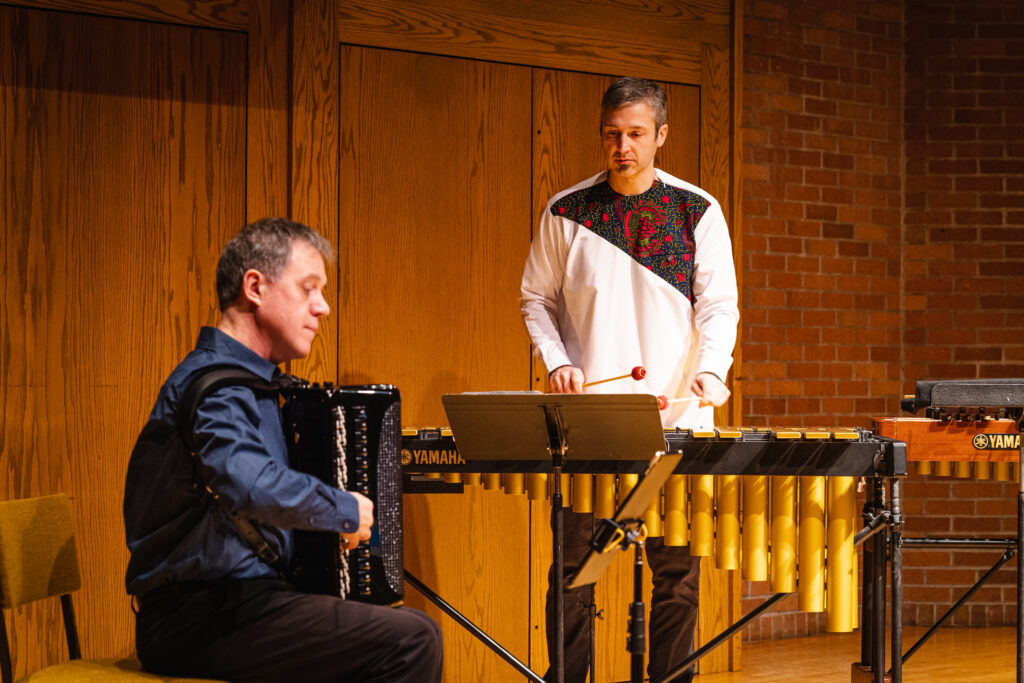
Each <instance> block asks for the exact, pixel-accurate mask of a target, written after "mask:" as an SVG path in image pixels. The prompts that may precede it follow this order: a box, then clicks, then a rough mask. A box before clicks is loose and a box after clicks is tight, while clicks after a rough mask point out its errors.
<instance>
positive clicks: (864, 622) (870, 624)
mask: <svg viewBox="0 0 1024 683" xmlns="http://www.w3.org/2000/svg"><path fill="white" fill-rule="evenodd" d="M878 508H879V503H878V500H877V498H876V489H875V487H874V486H871V487H870V488H869V489H868V493H867V499H866V500H865V501H864V513H863V516H864V519H865V523H866V524H867V523H869V522H868V520H875V519H877V516H878V513H879V509H878ZM868 540H870V539H868ZM874 548H875V543H874V541H871V542H870V543H865V544H864V570H863V571H862V572H861V573H860V586H861V602H860V624H861V628H860V665H861V666H862V667H865V668H868V669H870V667H871V662H872V661H873V658H872V644H873V643H874V642H875V641H874V635H873V634H874V626H875V620H874V611H873V610H872V607H873V606H874V594H875V581H874V576H875V551H874Z"/></svg>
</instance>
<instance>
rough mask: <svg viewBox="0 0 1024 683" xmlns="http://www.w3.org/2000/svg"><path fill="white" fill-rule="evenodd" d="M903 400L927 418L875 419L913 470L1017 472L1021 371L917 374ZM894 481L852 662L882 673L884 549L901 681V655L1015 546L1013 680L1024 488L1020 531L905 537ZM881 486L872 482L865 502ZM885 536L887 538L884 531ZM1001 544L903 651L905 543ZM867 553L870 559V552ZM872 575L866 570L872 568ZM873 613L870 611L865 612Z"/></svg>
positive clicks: (894, 670) (1022, 579)
mask: <svg viewBox="0 0 1024 683" xmlns="http://www.w3.org/2000/svg"><path fill="white" fill-rule="evenodd" d="M901 407H902V408H903V409H904V410H905V411H906V412H909V413H917V412H919V411H921V410H924V411H925V412H926V417H924V418H905V417H901V418H884V419H878V420H876V421H875V425H874V431H875V432H876V433H877V434H879V435H884V436H887V437H889V438H893V439H898V440H899V441H901V442H903V443H905V444H906V455H907V458H908V460H910V461H913V462H915V463H916V465H917V468H916V469H917V472H919V473H922V474H937V475H941V476H949V475H951V474H952V475H955V476H958V477H970V476H972V475H973V476H974V477H975V478H977V479H992V478H994V479H998V480H1004V481H1008V480H1017V481H1019V480H1020V464H1021V459H1022V457H1024V450H1022V449H1021V438H1020V427H1021V421H1022V416H1024V379H992V380H958V381H928V382H918V383H917V387H916V393H915V394H914V395H913V396H907V397H905V398H904V399H903V401H902V402H901ZM899 484H900V483H899V481H898V480H893V481H892V483H891V492H890V495H889V497H890V506H889V507H890V521H889V522H888V523H887V525H886V528H883V529H882V533H879V534H876V536H875V543H874V544H872V545H871V546H866V551H869V552H866V554H865V572H864V573H865V583H864V585H865V592H864V602H863V607H864V610H865V612H864V614H865V618H864V623H865V625H867V624H871V627H870V628H865V630H864V632H863V634H862V647H861V653H862V657H861V662H860V666H859V667H858V666H857V665H855V667H854V679H855V680H858V675H857V671H858V668H859V669H861V670H863V671H864V673H865V674H868V673H870V674H871V676H872V680H873V681H876V682H877V683H882V681H883V676H884V674H885V668H884V664H885V643H884V637H883V635H884V629H885V623H884V620H879V619H878V618H877V615H878V614H880V613H881V612H884V610H885V579H884V576H885V573H884V567H885V561H886V555H888V558H889V562H890V567H891V571H890V574H891V576H892V590H891V595H892V618H891V623H892V644H891V650H892V652H894V653H898V655H896V656H893V657H892V666H891V668H890V670H889V674H890V675H891V680H892V682H893V683H900V681H902V675H903V674H902V667H903V662H904V661H906V659H907V658H909V657H910V656H911V655H912V654H913V653H914V652H915V651H916V650H917V648H918V647H920V646H921V645H922V644H923V643H924V641H925V640H927V639H928V638H929V637H930V636H931V635H932V634H933V633H934V632H935V630H937V629H938V628H939V627H940V626H941V625H942V624H943V623H944V622H945V620H946V619H948V618H949V617H950V616H952V614H953V612H955V611H956V610H957V609H958V608H959V607H960V606H961V605H962V604H963V603H964V602H965V601H966V600H967V599H968V598H969V597H970V595H971V594H972V593H973V592H974V591H975V590H976V589H977V588H978V587H980V586H981V585H982V584H983V583H984V582H985V581H986V580H987V579H988V578H989V577H990V576H992V574H994V572H995V571H996V570H997V569H999V568H1000V567H1001V566H1002V565H1003V564H1005V563H1006V562H1007V561H1009V560H1010V559H1011V558H1012V557H1013V555H1014V554H1017V562H1018V564H1017V681H1018V683H1020V682H1022V681H1024V629H1022V625H1024V564H1022V562H1021V555H1020V549H1021V548H1022V547H1024V489H1020V490H1019V491H1018V502H1017V517H1018V521H1017V537H1016V538H1003V539H982V538H908V537H904V536H903V535H902V522H903V520H902V514H901V510H900V497H901V496H900V485H899ZM883 494H884V492H883V491H880V490H877V489H876V490H874V491H872V493H871V494H869V502H870V501H871V500H872V499H873V498H876V499H877V498H878V496H879V495H883ZM887 534H889V535H890V538H889V540H888V541H887V540H886V535H887ZM904 547H912V548H984V547H988V548H998V549H1002V550H1004V553H1003V555H1002V557H1001V558H1000V559H999V560H998V561H997V562H996V563H995V565H994V566H993V567H992V569H990V570H989V572H988V573H986V574H985V575H984V576H982V577H981V578H980V579H979V580H978V581H977V582H976V583H975V585H974V586H973V587H971V588H970V589H969V590H968V591H967V592H966V593H965V595H964V596H963V597H962V598H961V599H960V600H959V601H957V602H956V603H955V604H954V605H953V606H952V607H951V608H950V609H949V610H948V611H947V612H946V613H945V614H944V615H943V616H942V617H940V618H939V620H938V621H937V622H936V624H935V625H934V626H932V628H930V629H929V630H928V631H927V632H926V633H925V634H924V636H922V638H921V639H920V640H918V642H917V643H915V644H914V645H913V646H912V647H911V648H910V649H909V650H908V651H907V652H903V648H902V623H901V622H902V548H904ZM869 555H870V556H871V557H870V560H869ZM869 575H870V576H869ZM869 613H873V614H874V615H876V616H875V617H873V618H868V614H869Z"/></svg>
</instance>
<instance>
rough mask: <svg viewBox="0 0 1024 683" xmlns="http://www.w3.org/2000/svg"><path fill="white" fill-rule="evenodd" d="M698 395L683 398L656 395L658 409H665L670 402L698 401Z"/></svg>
mask: <svg viewBox="0 0 1024 683" xmlns="http://www.w3.org/2000/svg"><path fill="white" fill-rule="evenodd" d="M699 400H700V396H687V397H685V398H671V399H670V398H665V397H664V396H659V397H658V410H665V408H668V405H669V404H670V403H686V402H687V401H699Z"/></svg>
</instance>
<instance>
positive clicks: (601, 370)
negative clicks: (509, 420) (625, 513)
mask: <svg viewBox="0 0 1024 683" xmlns="http://www.w3.org/2000/svg"><path fill="white" fill-rule="evenodd" d="M656 173H657V179H656V180H655V182H654V184H653V185H652V186H651V188H650V189H649V190H647V191H646V192H644V193H642V194H639V195H634V196H624V195H620V194H618V193H616V192H615V191H614V190H612V189H611V186H610V185H609V184H608V182H607V172H603V173H599V174H598V175H596V176H594V177H592V178H589V179H587V180H585V181H583V182H582V183H579V184H578V185H575V186H573V187H571V188H569V189H568V190H565V191H564V192H561V193H559V194H557V195H555V196H554V197H552V198H551V201H549V202H548V205H547V207H546V208H545V210H544V213H543V215H542V216H541V218H540V222H539V225H538V229H537V233H536V234H535V235H534V238H533V243H532V244H531V247H530V254H529V256H528V257H527V260H526V266H525V268H524V270H523V281H522V286H521V290H520V304H521V308H522V313H523V319H524V320H525V322H526V327H527V330H528V331H529V334H530V338H531V339H532V340H533V344H534V351H535V353H536V354H537V355H538V356H539V357H540V358H541V359H542V360H543V362H544V364H545V365H546V366H547V368H548V371H549V372H550V371H552V370H554V369H555V368H558V367H560V366H562V365H574V366H576V367H578V368H580V369H582V370H583V373H584V376H585V377H586V381H594V380H599V379H604V378H606V377H613V376H616V375H622V374H625V373H628V372H630V370H631V369H632V368H633V367H634V366H637V365H642V366H643V367H644V368H645V369H646V370H647V376H646V378H645V379H643V380H641V381H639V382H637V381H634V380H632V379H623V380H618V381H615V382H606V383H603V384H598V385H596V386H593V387H587V389H586V390H585V391H588V392H595V393H597V392H600V393H622V394H625V393H649V394H653V395H655V396H658V395H664V396H666V397H667V398H669V399H672V398H677V397H685V396H690V395H691V393H690V389H689V387H690V384H691V382H692V381H693V378H694V377H695V376H696V375H697V373H698V372H705V371H706V372H712V373H714V374H716V375H717V376H718V377H720V378H722V379H723V380H724V379H725V377H726V374H727V373H728V371H729V367H730V366H731V365H732V351H733V347H734V345H735V343H736V327H737V323H738V321H739V311H738V309H737V292H736V271H735V268H734V266H733V258H732V244H731V241H730V239H729V230H728V227H727V226H726V222H725V217H724V215H723V214H722V209H721V207H720V206H719V204H718V202H717V201H716V200H715V199H714V198H713V197H712V196H711V195H709V194H708V193H707V192H704V191H703V190H701V189H700V188H698V187H696V186H694V185H691V184H689V183H687V182H685V181H682V180H679V179H678V178H675V177H673V176H671V175H669V174H667V173H665V172H663V171H661V170H657V171H656ZM662 422H663V423H664V424H665V426H667V427H672V426H678V427H693V428H700V427H710V426H712V423H713V409H712V408H711V407H710V406H709V407H705V408H699V407H698V405H697V401H689V402H679V403H674V404H670V405H669V408H668V409H667V410H664V411H662Z"/></svg>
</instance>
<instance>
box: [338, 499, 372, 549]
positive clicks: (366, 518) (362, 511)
mask: <svg viewBox="0 0 1024 683" xmlns="http://www.w3.org/2000/svg"><path fill="white" fill-rule="evenodd" d="M348 493H349V495H350V496H352V497H353V498H355V499H356V502H357V503H358V504H359V529H358V530H357V531H354V532H353V533H351V534H342V535H341V538H342V540H343V541H344V546H345V548H346V549H347V550H351V549H352V548H355V547H356V546H357V545H359V542H360V541H369V540H370V527H372V526H373V501H372V500H370V499H369V498H367V497H366V496H364V495H363V494H361V493H356V492H355V491H349V492H348Z"/></svg>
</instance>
